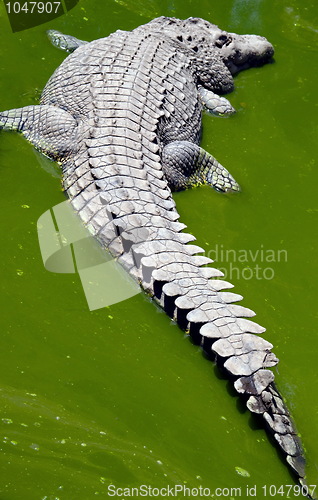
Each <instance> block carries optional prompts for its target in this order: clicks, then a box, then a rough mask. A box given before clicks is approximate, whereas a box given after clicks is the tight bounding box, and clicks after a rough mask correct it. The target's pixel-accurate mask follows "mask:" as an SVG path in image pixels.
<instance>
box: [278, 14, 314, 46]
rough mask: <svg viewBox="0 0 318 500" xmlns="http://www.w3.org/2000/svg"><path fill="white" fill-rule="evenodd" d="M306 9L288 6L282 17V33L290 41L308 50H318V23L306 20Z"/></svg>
mask: <svg viewBox="0 0 318 500" xmlns="http://www.w3.org/2000/svg"><path fill="white" fill-rule="evenodd" d="M305 14H307V15H308V13H307V12H306V9H300V8H299V7H292V6H288V7H285V9H284V16H282V32H283V33H284V36H286V37H287V38H288V39H289V40H292V41H294V42H296V43H297V45H299V46H304V47H306V49H309V50H313V51H317V49H318V21H317V20H315V19H311V20H308V19H306V16H305Z"/></svg>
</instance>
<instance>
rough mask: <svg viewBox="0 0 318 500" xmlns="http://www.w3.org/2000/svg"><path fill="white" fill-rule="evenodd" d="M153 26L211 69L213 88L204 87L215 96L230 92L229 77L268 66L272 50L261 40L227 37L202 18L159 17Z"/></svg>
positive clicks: (259, 37)
mask: <svg viewBox="0 0 318 500" xmlns="http://www.w3.org/2000/svg"><path fill="white" fill-rule="evenodd" d="M152 23H153V24H154V27H155V28H156V29H159V30H160V31H161V30H162V31H164V32H165V33H166V34H167V35H168V36H169V37H171V38H174V39H175V40H177V41H178V43H181V44H183V45H184V46H186V47H187V48H188V49H189V50H190V51H191V52H192V53H193V56H194V58H195V59H196V60H197V61H199V62H200V63H202V62H204V64H205V65H206V66H207V65H209V64H210V65H211V70H210V73H211V75H212V80H213V78H216V80H217V82H216V83H215V85H213V81H212V83H211V85H207V87H209V86H210V87H211V89H212V90H214V91H216V92H218V91H221V92H230V91H231V90H233V80H232V78H231V75H234V74H236V73H238V72H239V71H241V70H243V69H248V68H250V67H253V66H262V65H263V64H265V63H267V62H270V61H271V59H272V57H273V54H274V48H273V46H272V45H271V44H270V43H269V42H268V40H267V39H266V38H264V37H262V36H258V35H237V34H236V33H228V32H227V31H224V30H221V29H220V28H219V27H218V26H216V25H215V24H211V23H209V22H208V21H205V20H204V19H201V18H197V17H189V18H188V19H185V20H180V19H175V18H172V17H159V18H157V19H154V20H153V21H152ZM222 68H223V69H222ZM213 73H214V74H213ZM217 73H219V76H217ZM203 83H209V82H207V81H205V82H203Z"/></svg>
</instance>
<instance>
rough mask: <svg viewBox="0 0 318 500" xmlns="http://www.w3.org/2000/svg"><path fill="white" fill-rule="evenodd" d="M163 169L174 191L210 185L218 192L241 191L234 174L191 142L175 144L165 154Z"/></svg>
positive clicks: (174, 142) (167, 147) (163, 152)
mask: <svg viewBox="0 0 318 500" xmlns="http://www.w3.org/2000/svg"><path fill="white" fill-rule="evenodd" d="M161 159H162V168H163V171H164V173H165V176H166V179H167V181H168V183H169V187H170V188H171V189H172V190H173V191H178V190H181V189H185V188H187V187H191V186H195V185H198V184H209V185H210V186H212V187H213V188H214V189H215V190H216V191H222V192H227V191H239V190H240V187H239V185H238V183H237V182H236V181H235V179H234V178H233V177H232V176H231V174H230V173H229V172H228V171H227V170H226V168H224V167H223V166H222V165H221V164H220V163H219V162H218V161H217V160H216V159H215V158H214V157H213V156H212V155H211V154H210V153H208V152H207V151H205V150H204V149H203V148H201V147H200V146H198V145H197V144H194V143H193V142H189V141H173V142H170V143H169V144H167V145H166V146H165V147H164V148H163V151H162V155H161Z"/></svg>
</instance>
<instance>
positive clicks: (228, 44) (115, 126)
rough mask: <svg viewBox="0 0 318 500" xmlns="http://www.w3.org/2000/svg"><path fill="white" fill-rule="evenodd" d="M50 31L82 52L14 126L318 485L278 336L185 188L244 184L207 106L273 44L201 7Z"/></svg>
mask: <svg viewBox="0 0 318 500" xmlns="http://www.w3.org/2000/svg"><path fill="white" fill-rule="evenodd" d="M49 37H50V39H51V41H52V42H53V44H54V45H56V46H57V47H59V48H61V49H64V50H66V51H68V52H70V55H68V56H67V58H66V59H65V60H64V61H63V62H62V64H61V65H60V66H59V67H58V68H57V69H56V70H55V72H54V73H53V75H52V76H51V78H50V79H49V81H48V83H47V84H46V86H45V88H44V90H43V92H42V96H41V99H40V104H39V105H30V106H26V107H23V108H19V109H12V110H9V111H4V112H1V113H0V128H2V129H9V130H16V131H19V132H22V134H23V135H24V137H26V139H28V140H29V141H30V142H31V143H32V145H33V146H34V147H35V148H36V149H38V150H39V151H40V152H42V153H43V154H44V155H46V156H48V157H49V158H51V159H52V160H54V161H57V162H58V163H59V164H60V165H61V168H62V173H63V175H62V177H63V188H64V190H65V192H66V194H67V196H68V197H69V199H70V200H71V204H72V206H73V208H74V210H75V211H76V213H77V214H78V215H79V217H80V219H81V220H82V222H83V223H84V224H85V225H86V227H87V228H88V229H89V231H90V232H91V233H92V234H93V235H94V236H95V237H96V239H97V240H98V241H99V242H100V244H101V245H102V247H104V248H107V249H108V250H109V251H110V252H111V254H112V255H113V257H114V258H116V259H117V261H118V262H119V263H120V264H121V265H122V266H123V267H124V268H125V269H126V271H127V272H128V273H129V274H130V275H131V276H132V277H133V278H134V279H135V280H137V281H138V283H139V284H140V285H141V287H142V288H143V289H144V290H145V291H146V292H147V293H148V294H149V295H150V296H151V297H152V298H153V300H154V301H155V302H157V303H158V304H159V305H160V306H161V307H162V308H163V309H164V310H165V312H166V313H167V314H168V315H169V316H170V317H171V318H173V319H174V320H175V322H176V323H177V324H178V325H179V326H180V327H181V328H182V329H183V330H185V331H186V332H187V333H188V334H189V335H190V338H191V339H192V341H193V342H194V343H196V344H199V345H201V346H202V349H203V350H204V351H205V352H206V353H208V354H209V356H210V357H211V359H212V360H214V362H215V363H216V364H217V366H219V367H220V369H221V370H223V371H224V372H225V373H226V374H227V376H228V377H229V379H230V380H232V381H233V383H234V387H235V389H236V391H237V393H238V394H239V395H240V396H241V397H242V398H243V399H244V401H245V402H246V405H247V408H248V409H249V410H250V411H251V412H252V413H253V414H257V415H258V416H260V417H261V418H262V419H263V422H264V425H265V427H266V429H267V430H268V432H269V433H270V434H271V435H272V436H273V437H274V440H275V442H276V445H277V447H278V448H279V449H280V450H281V452H282V453H283V455H284V457H285V458H286V460H287V464H288V467H289V469H290V471H291V472H292V474H293V475H294V477H295V479H296V480H298V481H299V482H300V484H301V485H303V486H304V485H306V480H305V458H304V452H303V448H302V444H301V442H300V439H299V437H298V434H297V431H296V428H295V424H294V422H293V420H292V417H291V416H290V413H289V411H288V409H287V407H286V404H285V402H284V401H283V398H282V396H281V394H280V392H279V391H278V389H277V386H276V385H275V381H274V373H273V371H272V370H270V368H271V367H273V366H275V365H276V364H277V363H278V359H277V358H276V356H275V355H274V354H273V352H272V348H273V345H272V344H271V343H269V342H268V341H266V340H265V339H264V338H263V337H261V336H260V334H262V333H263V332H264V331H265V329H264V328H263V327H261V326H260V325H258V324H257V323H255V322H253V321H252V320H250V319H249V318H250V317H253V316H254V315H255V313H254V312H253V311H252V310H250V309H248V308H246V307H243V306H241V305H239V304H237V302H239V301H240V300H242V298H243V297H242V296H240V295H238V294H235V293H232V292H229V291H228V290H229V289H230V288H232V287H233V285H232V284H230V283H229V282H227V281H225V280H223V279H222V277H224V275H223V274H222V273H221V272H220V271H219V270H218V269H216V268H214V267H212V266H211V264H212V263H213V261H212V260H211V259H209V258H207V257H206V256H205V255H202V253H204V250H203V249H202V248H200V247H199V246H197V245H195V244H193V241H194V240H195V238H194V237H193V236H192V235H190V234H188V233H187V232H185V231H184V229H185V228H186V226H185V225H184V224H182V223H181V222H180V221H179V214H178V212H177V209H176V204H175V202H174V200H173V198H172V192H173V191H177V190H182V189H185V188H187V187H191V186H194V185H200V184H207V185H210V186H212V187H213V188H214V189H216V190H217V191H221V192H238V191H239V190H240V188H239V185H238V183H237V182H236V181H235V179H234V178H233V177H232V176H231V174H230V173H229V172H228V171H227V170H226V168H225V167H223V166H222V165H221V164H220V163H219V162H218V161H217V160H216V159H215V158H214V157H213V156H212V155H211V154H210V153H208V152H207V151H205V150H204V149H203V148H201V147H200V137H201V122H202V111H203V110H207V111H209V112H210V113H212V114H216V115H223V116H224V115H230V114H232V113H234V112H235V110H234V108H233V107H232V106H231V104H230V102H229V101H228V100H227V99H226V98H225V97H224V96H223V95H224V94H227V93H229V92H231V91H232V90H233V88H234V79H233V76H234V75H235V74H236V73H238V72H239V71H241V70H245V69H248V68H251V67H255V66H261V65H263V64H265V63H268V62H270V61H272V60H273V54H274V49H273V46H272V45H271V44H270V43H269V42H268V41H267V39H266V38H264V37H261V36H258V35H238V34H235V33H229V32H226V31H224V30H221V29H220V28H219V27H218V26H216V25H214V24H211V23H210V22H208V21H205V20H203V19H201V18H194V17H190V18H188V19H186V20H180V19H176V18H171V17H159V18H157V19H154V20H152V21H150V22H149V23H147V24H145V25H142V26H139V27H137V28H136V29H134V30H132V31H121V30H118V31H116V32H114V33H112V34H110V35H109V36H108V37H106V38H101V39H98V40H94V41H92V42H86V41H82V40H78V39H76V38H75V37H72V36H68V35H63V34H61V33H59V32H57V31H54V30H50V31H49ZM308 496H309V498H310V494H309V493H308Z"/></svg>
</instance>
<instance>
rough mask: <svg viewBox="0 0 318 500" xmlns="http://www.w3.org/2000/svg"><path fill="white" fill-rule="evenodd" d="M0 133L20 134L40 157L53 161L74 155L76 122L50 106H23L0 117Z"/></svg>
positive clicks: (61, 110) (64, 112) (1, 114)
mask: <svg viewBox="0 0 318 500" xmlns="http://www.w3.org/2000/svg"><path fill="white" fill-rule="evenodd" d="M0 129H5V130H16V131H18V132H22V134H23V135H24V137H26V139H28V141H30V142H31V143H32V144H33V146H34V147H35V148H36V149H38V150H39V151H40V152H41V153H43V154H45V155H47V156H49V157H50V158H52V159H54V160H59V159H60V158H61V157H65V156H67V154H68V153H69V152H71V151H72V152H74V149H75V146H74V145H75V144H76V140H75V139H76V130H77V121H76V120H75V118H74V117H73V116H72V115H71V114H70V113H68V112H67V111H64V110H63V109H60V108H57V107H55V106H50V105H40V106H25V107H24V108H18V109H10V110H9V111H4V112H2V113H0Z"/></svg>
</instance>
